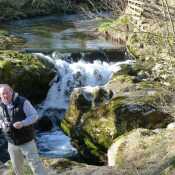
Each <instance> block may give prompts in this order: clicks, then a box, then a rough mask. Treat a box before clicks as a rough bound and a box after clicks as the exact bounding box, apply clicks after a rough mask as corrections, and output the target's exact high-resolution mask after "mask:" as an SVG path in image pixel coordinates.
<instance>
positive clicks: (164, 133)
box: [108, 129, 175, 175]
mask: <svg viewBox="0 0 175 175" xmlns="http://www.w3.org/2000/svg"><path fill="white" fill-rule="evenodd" d="M174 132H175V130H166V129H159V130H148V129H135V130H133V131H131V132H129V133H127V134H125V135H122V136H121V137H119V138H117V139H116V140H115V141H114V142H113V144H112V145H111V147H110V148H109V149H108V165H109V166H115V167H116V168H119V169H124V170H126V171H127V172H128V173H129V172H135V174H142V175H148V174H149V175H156V174H163V173H164V174H166V173H165V172H168V171H169V172H175V171H173V170H172V169H173V168H172V167H173V166H174V159H175V145H174ZM170 167H171V168H170ZM126 174H127V173H126ZM133 174H134V173H133ZM172 174H173V173H172Z"/></svg>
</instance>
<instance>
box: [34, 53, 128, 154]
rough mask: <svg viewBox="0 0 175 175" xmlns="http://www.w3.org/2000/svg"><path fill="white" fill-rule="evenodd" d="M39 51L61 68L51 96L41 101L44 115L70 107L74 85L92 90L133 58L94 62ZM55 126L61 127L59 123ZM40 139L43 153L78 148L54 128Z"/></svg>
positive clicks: (50, 92)
mask: <svg viewBox="0 0 175 175" xmlns="http://www.w3.org/2000/svg"><path fill="white" fill-rule="evenodd" d="M36 55H37V56H39V57H40V58H43V59H46V60H47V61H49V62H52V63H54V65H55V68H56V70H57V75H56V76H55V78H54V79H53V80H52V82H51V83H50V85H51V87H50V89H49V91H48V94H47V97H46V99H45V100H44V102H43V103H42V104H41V105H40V109H39V113H40V115H41V116H42V115H44V113H45V112H46V111H48V109H54V110H55V109H58V110H59V109H65V110H66V109H67V108H68V105H69V96H70V94H71V92H72V91H73V90H74V88H78V87H84V89H85V90H87V91H91V89H92V88H93V87H96V86H103V85H105V84H106V83H107V82H108V81H109V80H110V78H111V77H112V74H113V73H115V72H117V71H119V70H120V65H121V64H130V63H131V61H130V60H127V61H123V62H117V63H107V62H101V61H97V60H96V61H94V62H93V63H88V62H85V61H83V60H80V61H78V62H67V61H64V60H62V59H59V57H58V55H54V58H53V57H50V56H46V55H43V54H41V53H37V54H36ZM58 115H59V114H58ZM58 117H59V116H58ZM60 118H61V117H60ZM55 126H56V127H57V124H56V125H55ZM37 139H38V145H39V148H40V153H41V154H42V155H45V156H51V157H65V156H67V155H71V154H74V153H75V152H76V151H75V149H74V148H73V147H72V146H71V144H70V138H68V137H67V136H65V135H64V134H63V132H61V131H55V130H54V131H52V132H49V133H41V134H39V135H38V137H37Z"/></svg>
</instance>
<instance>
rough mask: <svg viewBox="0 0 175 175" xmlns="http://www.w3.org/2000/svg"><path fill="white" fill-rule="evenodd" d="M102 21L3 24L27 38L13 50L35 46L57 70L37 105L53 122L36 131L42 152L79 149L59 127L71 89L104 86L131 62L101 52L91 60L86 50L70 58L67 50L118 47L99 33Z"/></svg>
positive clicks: (64, 153)
mask: <svg viewBox="0 0 175 175" xmlns="http://www.w3.org/2000/svg"><path fill="white" fill-rule="evenodd" d="M99 23H100V20H99V19H93V20H92V19H86V18H84V17H81V16H76V15H65V16H61V17H60V16H59V17H58V16H50V17H40V18H34V19H26V20H18V21H12V22H10V23H8V24H6V25H4V26H3V27H4V28H6V29H8V31H10V33H11V34H12V35H14V36H18V37H20V38H23V39H24V40H25V42H24V43H19V44H16V45H15V47H13V49H14V50H23V49H35V50H36V52H35V53H34V54H35V55H37V56H38V57H40V58H43V59H46V60H48V61H49V62H51V63H53V64H54V67H55V69H56V70H57V74H56V76H55V78H54V79H53V80H52V82H51V83H50V89H49V91H48V94H47V97H46V99H45V100H44V101H43V102H42V103H41V104H39V105H38V107H37V110H38V113H39V115H40V116H49V117H50V118H51V121H52V123H53V126H54V127H53V128H52V130H51V131H48V132H39V133H38V134H37V137H36V140H37V145H38V148H39V152H40V154H41V155H42V156H47V157H53V158H54V157H71V156H74V155H75V154H76V153H77V150H76V149H75V148H74V147H73V146H72V145H71V141H70V138H69V137H67V136H66V135H64V133H63V132H62V131H61V130H60V129H59V128H58V121H59V120H61V119H62V118H63V117H64V113H65V112H66V110H67V108H68V106H69V97H70V94H71V92H72V91H73V90H74V89H76V88H81V87H83V88H85V89H86V90H87V91H90V90H91V89H92V88H94V87H97V86H103V85H105V84H106V83H107V82H108V81H109V80H110V78H111V77H112V75H113V73H115V72H117V71H118V70H120V65H121V64H130V60H126V59H125V58H118V61H117V59H116V62H109V60H108V59H106V60H101V58H100V56H99V57H97V58H96V59H95V60H92V61H91V62H89V61H86V60H84V59H83V53H82V55H81V56H82V58H80V59H78V60H76V61H74V60H73V59H71V53H69V52H66V50H75V49H78V50H80V51H81V50H82V51H86V50H100V49H115V48H116V46H114V45H113V43H112V42H111V41H107V40H105V39H104V38H103V37H102V36H100V35H99V34H98V32H97V30H96V27H97V25H98V24H99ZM118 47H119V46H118ZM42 49H43V50H44V49H47V50H51V53H49V54H47V53H42V52H37V50H41V51H42ZM58 50H59V51H58ZM61 50H64V53H61V52H60V51H61Z"/></svg>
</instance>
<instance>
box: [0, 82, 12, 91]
mask: <svg viewBox="0 0 175 175" xmlns="http://www.w3.org/2000/svg"><path fill="white" fill-rule="evenodd" d="M2 88H3V89H4V88H7V89H9V90H10V91H11V92H13V89H12V88H11V86H10V85H8V84H0V89H2Z"/></svg>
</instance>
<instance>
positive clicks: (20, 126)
mask: <svg viewBox="0 0 175 175" xmlns="http://www.w3.org/2000/svg"><path fill="white" fill-rule="evenodd" d="M13 127H14V128H16V129H21V128H22V127H23V124H22V122H15V123H14V124H13Z"/></svg>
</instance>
